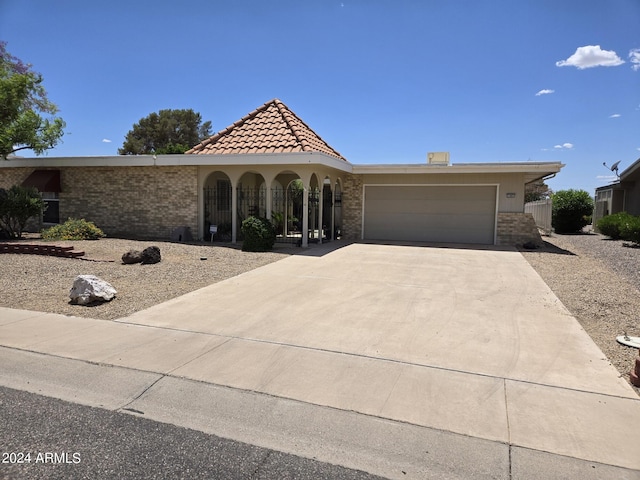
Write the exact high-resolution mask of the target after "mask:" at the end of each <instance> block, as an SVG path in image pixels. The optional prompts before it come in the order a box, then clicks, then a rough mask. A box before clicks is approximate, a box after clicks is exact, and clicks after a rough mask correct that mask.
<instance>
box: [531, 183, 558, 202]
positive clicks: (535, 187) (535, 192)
mask: <svg viewBox="0 0 640 480" xmlns="http://www.w3.org/2000/svg"><path fill="white" fill-rule="evenodd" d="M551 195H553V191H552V190H551V189H550V188H549V186H548V185H547V184H546V183H544V182H543V181H542V180H538V181H537V182H532V183H527V184H526V185H525V186H524V203H528V202H537V201H538V200H543V199H545V198H549V197H550V196H551Z"/></svg>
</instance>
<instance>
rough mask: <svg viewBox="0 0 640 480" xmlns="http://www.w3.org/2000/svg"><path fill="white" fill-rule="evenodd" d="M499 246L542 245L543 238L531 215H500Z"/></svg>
mask: <svg viewBox="0 0 640 480" xmlns="http://www.w3.org/2000/svg"><path fill="white" fill-rule="evenodd" d="M497 237H498V241H497V243H498V245H516V244H522V243H527V242H533V243H536V244H538V245H542V243H543V242H542V237H540V232H539V231H538V227H536V222H535V220H534V219H533V215H531V214H530V213H514V212H508V213H507V212H501V213H498V232H497Z"/></svg>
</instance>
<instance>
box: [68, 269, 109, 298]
mask: <svg viewBox="0 0 640 480" xmlns="http://www.w3.org/2000/svg"><path fill="white" fill-rule="evenodd" d="M116 293H118V292H117V291H116V289H115V288H113V287H112V286H111V285H110V284H109V283H107V282H105V281H104V280H102V279H101V278H98V277H96V276H95V275H78V276H77V277H76V279H75V280H74V281H73V287H71V291H70V292H69V298H71V303H75V304H77V305H89V304H92V303H94V302H108V301H110V300H112V299H113V298H114V297H115V296H116Z"/></svg>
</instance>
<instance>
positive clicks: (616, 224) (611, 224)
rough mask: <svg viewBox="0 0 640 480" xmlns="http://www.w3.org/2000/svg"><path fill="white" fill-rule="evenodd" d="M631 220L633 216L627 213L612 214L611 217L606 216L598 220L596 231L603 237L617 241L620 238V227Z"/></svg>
mask: <svg viewBox="0 0 640 480" xmlns="http://www.w3.org/2000/svg"><path fill="white" fill-rule="evenodd" d="M631 218H633V215H630V214H628V213H627V212H619V213H614V214H613V215H607V216H605V217H602V218H601V219H600V220H598V224H597V227H598V230H599V231H600V233H602V234H603V235H606V236H607V237H611V238H612V239H613V240H619V239H620V238H622V232H621V230H620V229H621V227H622V225H623V224H624V223H625V222H627V221H628V220H629V219H631Z"/></svg>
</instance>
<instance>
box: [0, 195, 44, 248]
mask: <svg viewBox="0 0 640 480" xmlns="http://www.w3.org/2000/svg"><path fill="white" fill-rule="evenodd" d="M44 209H45V204H44V201H43V200H42V197H41V196H40V194H39V193H38V190H36V189H35V188H33V187H22V186H20V185H14V186H13V187H11V188H10V189H9V190H5V189H4V188H0V228H2V229H3V230H5V231H6V232H7V234H8V235H9V238H21V237H22V232H23V230H24V227H25V226H26V225H27V221H28V220H29V219H30V218H31V217H35V216H37V215H40V213H41V212H42V211H44Z"/></svg>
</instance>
